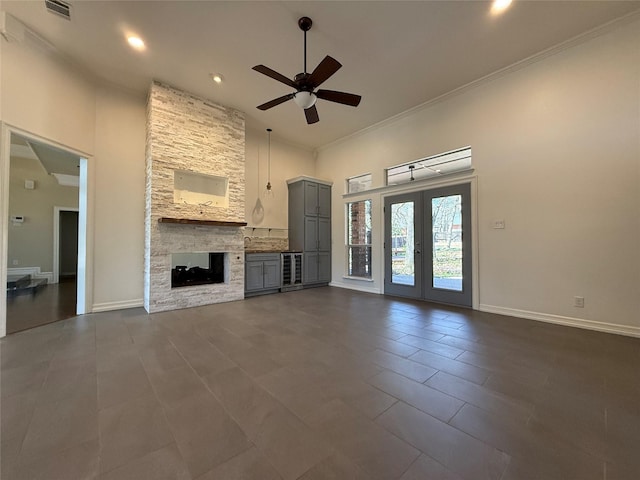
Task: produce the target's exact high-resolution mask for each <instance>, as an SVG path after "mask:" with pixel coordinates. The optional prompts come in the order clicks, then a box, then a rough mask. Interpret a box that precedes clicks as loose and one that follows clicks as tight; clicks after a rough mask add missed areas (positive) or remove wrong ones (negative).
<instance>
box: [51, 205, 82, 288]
mask: <svg viewBox="0 0 640 480" xmlns="http://www.w3.org/2000/svg"><path fill="white" fill-rule="evenodd" d="M79 211H80V209H78V208H74V207H55V206H54V207H53V279H52V281H51V283H58V282H59V281H60V212H79ZM79 233H80V229H78V237H79ZM78 239H79V238H78Z"/></svg>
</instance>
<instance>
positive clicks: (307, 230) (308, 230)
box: [304, 217, 318, 252]
mask: <svg viewBox="0 0 640 480" xmlns="http://www.w3.org/2000/svg"><path fill="white" fill-rule="evenodd" d="M304 251H305V252H309V251H313V252H317V251H318V217H304Z"/></svg>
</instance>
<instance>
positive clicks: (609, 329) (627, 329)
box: [480, 304, 640, 337]
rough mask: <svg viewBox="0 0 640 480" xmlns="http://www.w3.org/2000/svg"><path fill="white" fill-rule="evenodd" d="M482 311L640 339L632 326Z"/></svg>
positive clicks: (504, 309)
mask: <svg viewBox="0 0 640 480" xmlns="http://www.w3.org/2000/svg"><path fill="white" fill-rule="evenodd" d="M480 311H482V312H487V313H496V314H498V315H508V316H510V317H518V318H526V319H528V320H535V321H538V322H546V323H555V324H557V325H566V326H568V327H577V328H584V329H587V330H597V331H599V332H606V333H615V334H618V335H626V336H629V337H640V327H633V326H630V325H620V324H616V323H606V322H598V321H595V320H587V319H584V318H575V317H565V316H562V315H553V314H550V313H540V312H530V311H528V310H519V309H517V308H507V307H498V306H495V305H486V304H481V305H480Z"/></svg>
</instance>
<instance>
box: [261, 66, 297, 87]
mask: <svg viewBox="0 0 640 480" xmlns="http://www.w3.org/2000/svg"><path fill="white" fill-rule="evenodd" d="M252 70H255V71H256V72H260V73H262V74H263V75H266V76H267V77H271V78H273V79H274V80H277V81H279V82H282V83H284V84H285V85H289V86H290V87H292V88H295V89H296V90H297V89H298V87H297V86H296V84H295V83H293V80H291V79H289V78H287V77H285V76H284V75H282V74H281V73H278V72H276V71H275V70H272V69H271V68H269V67H265V66H264V65H256V66H255V67H253V69H252Z"/></svg>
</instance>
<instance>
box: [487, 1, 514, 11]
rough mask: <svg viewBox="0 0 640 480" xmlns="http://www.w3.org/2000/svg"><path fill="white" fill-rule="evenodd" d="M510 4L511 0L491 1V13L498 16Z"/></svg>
mask: <svg viewBox="0 0 640 480" xmlns="http://www.w3.org/2000/svg"><path fill="white" fill-rule="evenodd" d="M511 2H512V0H493V4H492V5H491V13H494V14H498V13H502V12H504V11H505V10H506V9H507V8H508V7H509V5H511Z"/></svg>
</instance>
